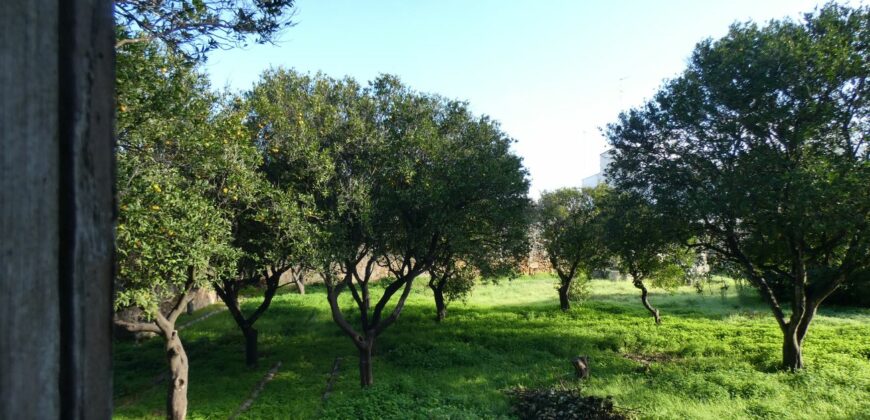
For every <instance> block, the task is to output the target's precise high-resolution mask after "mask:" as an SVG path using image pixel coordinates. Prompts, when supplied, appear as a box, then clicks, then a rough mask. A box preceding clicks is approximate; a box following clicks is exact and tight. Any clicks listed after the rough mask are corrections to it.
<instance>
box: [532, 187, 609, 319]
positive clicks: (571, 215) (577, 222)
mask: <svg viewBox="0 0 870 420" xmlns="http://www.w3.org/2000/svg"><path fill="white" fill-rule="evenodd" d="M605 193H606V191H605V189H604V187H599V188H597V189H588V188H585V189H578V188H562V189H558V190H556V191H552V192H544V193H543V194H541V198H540V199H539V200H538V203H537V208H536V210H537V213H536V229H538V231H539V236H538V237H539V240H540V241H541V244H542V245H543V247H544V249H545V250H546V252H547V257H548V258H549V259H550V265H551V266H552V267H553V270H555V271H556V274H558V275H559V279H560V285H559V297H560V300H561V305H562V310H567V309H568V308H569V306H570V304H569V301H568V290H569V289H570V288H571V283H572V282H573V281H574V279H575V277H576V276H577V274H578V273H580V272H583V273H585V274H586V276H584V277H583V278H584V279H588V278H590V277H591V273H592V270H595V269H599V268H603V267H605V266H606V265H607V253H606V250H605V248H604V247H603V241H602V235H601V220H600V218H601V217H600V210H601V203H600V200H601V199H602V198H603V196H604V194H605Z"/></svg>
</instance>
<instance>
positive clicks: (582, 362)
mask: <svg viewBox="0 0 870 420" xmlns="http://www.w3.org/2000/svg"><path fill="white" fill-rule="evenodd" d="M571 364H572V365H574V370H575V371H576V373H577V379H586V378H588V377H589V357H588V356H577V357H575V358H573V359H571Z"/></svg>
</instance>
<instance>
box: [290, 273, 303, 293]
mask: <svg viewBox="0 0 870 420" xmlns="http://www.w3.org/2000/svg"><path fill="white" fill-rule="evenodd" d="M293 283H295V284H296V290H297V291H298V292H299V294H300V295H304V294H305V280H304V279H303V277H302V275H294V276H293Z"/></svg>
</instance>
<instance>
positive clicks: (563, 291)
mask: <svg viewBox="0 0 870 420" xmlns="http://www.w3.org/2000/svg"><path fill="white" fill-rule="evenodd" d="M570 286H571V282H567V283H562V287H559V304H560V305H561V307H562V310H563V311H567V310H568V309H571V302H570V301H569V300H568V288H569V287H570Z"/></svg>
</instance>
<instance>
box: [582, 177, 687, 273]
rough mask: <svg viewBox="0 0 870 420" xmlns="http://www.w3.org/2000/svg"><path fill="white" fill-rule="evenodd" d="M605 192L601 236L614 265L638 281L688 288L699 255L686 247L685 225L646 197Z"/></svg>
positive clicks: (601, 201)
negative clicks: (684, 241)
mask: <svg viewBox="0 0 870 420" xmlns="http://www.w3.org/2000/svg"><path fill="white" fill-rule="evenodd" d="M603 191H604V192H603V193H602V198H601V199H600V200H598V206H599V212H600V216H599V217H600V229H601V230H600V231H599V232H600V234H601V242H602V243H603V244H604V246H605V247H606V250H607V253H608V254H609V255H610V256H611V260H610V261H611V264H613V265H614V267H615V268H616V269H617V270H619V271H620V272H623V273H626V274H629V275H631V276H632V278H633V279H634V280H638V281H644V280H646V279H651V280H653V284H654V285H655V286H657V287H676V286H677V285H680V284H684V283H685V282H686V276H687V270H688V269H689V268H690V267H692V265H693V264H694V262H695V261H694V259H695V258H694V257H695V255H694V253H693V252H690V251H688V250H686V249H685V246H683V245H682V242H683V238H682V237H681V236H682V235H681V234H682V232H680V222H681V221H679V220H670V219H669V218H668V217H666V216H665V215H662V214H660V213H658V212H657V211H658V209H657V208H656V207H655V206H654V205H652V204H651V203H649V202H648V201H647V199H646V197H644V196H642V195H639V194H632V193H631V192H623V191H619V190H614V191H610V190H609V189H608V188H607V187H603Z"/></svg>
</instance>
